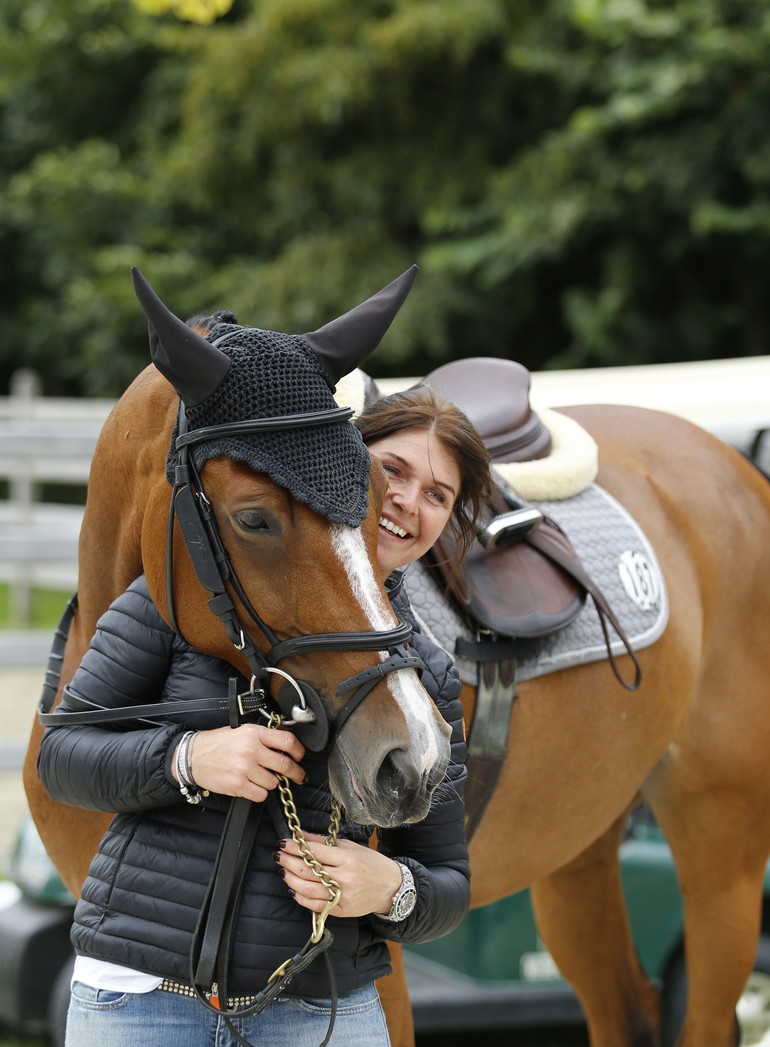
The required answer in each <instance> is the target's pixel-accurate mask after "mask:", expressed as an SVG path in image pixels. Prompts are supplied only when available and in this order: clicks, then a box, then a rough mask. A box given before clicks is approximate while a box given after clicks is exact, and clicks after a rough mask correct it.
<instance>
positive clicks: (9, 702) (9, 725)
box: [0, 664, 44, 875]
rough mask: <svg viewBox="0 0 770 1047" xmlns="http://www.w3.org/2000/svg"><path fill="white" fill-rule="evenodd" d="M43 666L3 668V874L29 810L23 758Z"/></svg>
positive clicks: (0, 754)
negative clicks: (22, 773) (26, 798)
mask: <svg viewBox="0 0 770 1047" xmlns="http://www.w3.org/2000/svg"><path fill="white" fill-rule="evenodd" d="M43 672H44V667H43V665H42V664H41V666H40V667H39V668H35V669H24V668H18V669H17V668H10V669H3V670H2V671H0V796H1V797H2V803H0V875H2V874H4V873H5V872H6V862H7V860H8V855H9V853H10V850H11V847H12V845H13V841H14V839H15V836H16V833H17V832H18V829H19V825H20V824H21V821H22V819H23V818H24V815H25V813H26V810H27V804H26V800H25V797H24V789H23V787H22V784H21V761H22V759H23V757H24V751H25V749H26V746H27V740H28V738H29V732H30V729H31V727H32V724H33V722H34V717H35V709H36V707H37V703H38V701H39V700H40V690H41V687H42V684H43Z"/></svg>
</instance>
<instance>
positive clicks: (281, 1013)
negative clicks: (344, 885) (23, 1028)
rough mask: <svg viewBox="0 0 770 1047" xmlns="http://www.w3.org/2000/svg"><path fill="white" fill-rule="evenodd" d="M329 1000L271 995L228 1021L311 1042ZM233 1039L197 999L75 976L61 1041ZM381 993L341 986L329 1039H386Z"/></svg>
mask: <svg viewBox="0 0 770 1047" xmlns="http://www.w3.org/2000/svg"><path fill="white" fill-rule="evenodd" d="M330 1007H331V1001H330V1000H328V999H319V1000H316V999H312V1000H311V999H298V998H292V997H290V996H285V997H279V998H278V999H277V1000H274V1001H273V1003H271V1004H270V1006H269V1007H267V1009H266V1010H265V1011H264V1012H263V1013H262V1014H256V1015H253V1016H252V1017H250V1018H239V1019H238V1020H237V1021H236V1022H234V1025H235V1027H236V1028H237V1030H238V1032H239V1033H240V1035H241V1036H243V1037H244V1038H245V1039H247V1040H248V1041H249V1042H250V1043H253V1044H254V1047H318V1045H319V1044H320V1043H321V1042H322V1040H323V1038H324V1037H325V1036H326V1032H327V1029H328V1026H329V1013H330ZM159 1044H162V1045H163V1047H238V1041H237V1040H236V1039H235V1037H234V1036H233V1035H232V1034H231V1033H230V1031H229V1030H228V1028H227V1026H226V1025H225V1022H224V1020H223V1018H222V1017H221V1016H220V1015H217V1014H213V1013H211V1012H209V1011H208V1010H207V1009H206V1008H205V1007H202V1006H201V1004H200V1003H198V1001H197V1000H195V999H192V998H190V997H187V996H177V995H176V994H174V993H170V992H163V991H162V990H160V989H156V990H155V991H154V992H146V993H127V992H113V991H112V990H109V989H92V988H91V987H90V986H89V985H83V984H82V983H81V982H75V984H74V985H73V987H72V998H71V1000H70V1008H69V1015H68V1017H67V1038H66V1047H158V1045H159ZM389 1045H390V1039H389V1037H388V1031H387V1028H386V1026H385V1017H384V1015H383V1012H382V1006H381V1004H380V998H379V996H378V995H377V989H376V987H375V986H374V985H373V984H372V985H367V986H365V987H364V988H363V989H357V990H355V991H354V992H349V993H341V994H340V997H339V1001H338V1005H337V1018H336V1021H335V1023H334V1032H333V1033H332V1038H331V1041H330V1043H329V1047H389Z"/></svg>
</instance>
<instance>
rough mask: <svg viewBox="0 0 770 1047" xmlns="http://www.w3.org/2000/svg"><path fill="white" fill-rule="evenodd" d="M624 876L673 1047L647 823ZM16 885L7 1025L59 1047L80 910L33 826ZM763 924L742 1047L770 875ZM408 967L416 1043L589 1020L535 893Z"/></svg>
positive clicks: (659, 877)
mask: <svg viewBox="0 0 770 1047" xmlns="http://www.w3.org/2000/svg"><path fill="white" fill-rule="evenodd" d="M621 871H622V878H623V886H624V889H625V893H626V898H627V901H628V907H629V915H630V920H631V928H632V932H633V935H634V941H635V943H636V947H637V950H638V952H639V956H640V959H641V961H642V963H643V964H644V966H645V968H646V970H647V971H648V972H649V973H650V975H651V976H652V977H653V978H655V979H656V980H657V981H658V982H659V984H660V985H661V987H662V989H663V994H664V1008H663V1013H664V1040H663V1042H664V1044H665V1045H666V1047H670V1045H672V1044H673V1042H674V1040H675V1038H676V1034H677V1031H678V1029H679V1027H680V1026H681V1022H682V1018H683V1014H684V1006H685V1000H686V994H687V984H686V976H685V971H684V957H683V943H682V903H681V896H680V894H679V889H678V886H677V881H676V874H675V872H674V865H673V861H672V858H671V853H670V851H669V848H668V846H667V844H666V842H665V840H664V839H663V836H662V834H661V832H660V830H659V829H658V827H657V826H656V825H655V824H654V823H653V822H652V821H651V819H649V818H648V817H645V815H644V813H643V812H641V813H637V815H636V816H635V817H634V818H633V819H632V820H631V821H630V822H629V829H628V833H627V839H626V840H625V842H624V844H623V845H622V847H621ZM10 874H11V879H10V881H9V882H8V883H6V884H0V887H1V888H4V889H3V890H0V1025H4V1026H5V1027H7V1028H8V1029H12V1030H18V1031H22V1032H38V1033H40V1032H43V1033H48V1034H49V1036H50V1040H51V1043H52V1047H62V1045H63V1042H64V1041H63V1029H64V1018H65V1015H66V1006H67V1001H68V996H69V981H70V974H71V970H72V962H73V957H72V950H71V948H70V944H69V924H70V920H71V916H72V907H73V904H74V902H73V898H72V896H71V895H70V894H69V892H68V891H67V890H66V888H65V887H64V886H63V884H62V883H61V881H60V880H59V878H58V876H57V875H56V873H55V871H54V869H53V867H52V866H51V864H50V862H49V860H48V858H47V856H46V854H45V851H44V850H43V847H42V844H41V843H40V840H39V838H38V836H37V833H36V831H35V829H34V826H33V825H32V822H31V821H28V822H26V823H25V825H24V826H23V828H22V831H21V833H20V835H19V838H18V841H17V844H16V847H15V849H14V854H13V856H12V859H11V863H10ZM762 924H763V930H762V937H761V939H760V943H759V948H758V951H757V958H756V961H755V965H754V972H753V973H752V975H751V977H750V978H749V980H748V982H747V985H746V989H745V991H744V993H743V996H742V998H741V1000H740V1002H739V1005H738V1012H737V1013H738V1020H739V1023H740V1026H741V1033H742V1039H741V1044H742V1045H744V1047H748V1045H750V1044H759V1043H760V1041H761V1040H762V1039H763V1037H765V1036H768V1035H769V1034H770V867H769V868H768V871H767V872H766V875H765V906H764V912H763V921H762ZM405 962H406V970H407V979H408V981H409V988H410V995H411V998H412V1005H413V1011H414V1018H415V1027H416V1030H417V1033H418V1035H419V1034H420V1033H439V1032H449V1031H451V1032H454V1033H456V1032H459V1031H463V1030H468V1031H469V1032H471V1031H474V1030H476V1031H478V1030H481V1029H524V1028H528V1029H535V1028H537V1027H538V1026H542V1025H548V1026H559V1025H561V1026H564V1027H566V1026H573V1025H580V1024H581V1023H582V1021H583V1019H582V1013H581V1010H580V1005H579V1003H578V1001H577V998H576V997H575V994H574V993H573V992H572V990H571V989H570V988H569V986H568V985H567V983H566V982H565V981H564V980H563V979H562V978H561V976H560V974H559V971H558V969H557V968H556V965H555V964H554V962H553V959H552V958H551V956H550V954H549V953H548V951H547V949H546V948H545V946H544V945H543V943H542V941H541V940H540V938H539V936H538V933H537V928H536V927H535V922H534V918H533V915H532V907H531V905H530V901H529V892H528V891H522V892H520V893H519V894H516V895H514V896H512V897H510V898H506V899H504V900H503V901H500V902H496V903H494V904H493V905H488V906H485V907H484V908H481V909H474V910H473V911H472V912H470V913H469V914H468V916H467V917H466V918H465V920H464V921H463V922H462V924H461V925H460V926H459V927H458V928H457V929H456V930H455V931H453V932H452V934H450V935H447V936H446V937H444V938H441V939H439V940H438V941H435V942H430V943H428V944H426V945H421V946H415V947H410V948H409V949H407V950H405Z"/></svg>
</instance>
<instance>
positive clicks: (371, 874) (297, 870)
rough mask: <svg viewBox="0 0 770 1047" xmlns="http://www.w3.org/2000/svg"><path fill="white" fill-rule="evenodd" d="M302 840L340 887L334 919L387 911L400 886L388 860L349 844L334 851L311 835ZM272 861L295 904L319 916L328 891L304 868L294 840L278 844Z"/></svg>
mask: <svg viewBox="0 0 770 1047" xmlns="http://www.w3.org/2000/svg"><path fill="white" fill-rule="evenodd" d="M305 839H306V840H307V842H308V845H309V847H310V850H311V851H312V852H313V855H314V856H315V858H316V859H317V860H318V861H319V862H320V863H321V865H323V867H324V869H325V871H326V872H327V873H328V875H329V876H330V877H331V878H332V879H333V880H336V881H337V883H338V884H339V885H340V888H341V891H342V895H341V898H340V901H339V904H338V905H336V906H335V907H334V909H332V913H333V914H334V916H367V915H368V914H369V913H379V914H386V913H388V912H389V911H390V905H391V902H392V900H393V895H394V894H395V893H396V891H397V890H398V888H399V887H400V886H401V870H400V869H399V867H398V865H397V863H396V862H394V861H393V859H392V858H388V857H387V856H386V855H384V854H380V852H379V851H375V850H374V849H373V848H371V847H364V846H362V845H361V844H359V843H353V841H352V840H338V841H337V845H336V847H330V846H329V845H328V844H327V843H326V842H325V840H324V837H323V836H316V835H315V834H314V833H305ZM275 860H276V862H278V865H279V866H280V867H281V870H282V873H283V877H284V879H285V880H286V886H287V887H288V888H289V890H290V891H291V893H292V894H293V896H294V898H295V900H296V901H297V903H298V904H299V905H302V906H304V907H305V908H306V909H310V910H311V911H312V912H321V910H322V909H323V907H324V906H325V905H326V903H327V902H328V900H329V891H328V890H327V888H326V887H324V885H323V883H322V882H321V881H320V880H319V879H318V878H317V877H316V876H314V875H313V873H312V872H311V870H310V869H309V868H308V866H307V865H306V864H305V862H304V860H303V859H302V857H301V856H300V854H299V852H298V850H297V845H296V844H295V842H294V840H291V839H289V840H281V842H280V844H279V850H278V851H276V853H275Z"/></svg>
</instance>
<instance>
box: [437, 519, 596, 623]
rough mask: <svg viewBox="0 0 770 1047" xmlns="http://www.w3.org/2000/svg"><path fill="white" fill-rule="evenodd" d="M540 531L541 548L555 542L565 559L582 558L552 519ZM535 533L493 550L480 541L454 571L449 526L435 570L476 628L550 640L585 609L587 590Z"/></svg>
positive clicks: (453, 541) (439, 548)
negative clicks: (557, 562)
mask: <svg viewBox="0 0 770 1047" xmlns="http://www.w3.org/2000/svg"><path fill="white" fill-rule="evenodd" d="M534 530H535V531H536V532H537V537H538V546H543V547H544V548H545V549H546V550H547V548H548V544H549V543H551V544H553V545H554V546H556V547H558V548H559V549H560V550H561V552H562V555H563V556H567V557H569V558H573V559H577V554H576V553H575V551H574V549H573V548H572V545H571V544H570V542H569V540H568V539H567V538H566V536H565V535H564V534H563V532H562V531H560V530H559V529H558V528H557V527H556V525H555V524H553V523H551V522H550V521H548V520H547V518H545V519H544V520H543V521H542V522H541V523H538V524H536V525H535V528H534ZM532 534H533V532H532V531H531V532H530V533H529V534H526V535H523V536H521V535H520V536H519V537H518V538H515V539H508V540H506V539H503V540H501V541H499V542H497V543H496V544H495V545H494V546H491V547H488V548H485V547H484V546H483V545H482V544H481V543H480V542H478V541H475V542H474V543H473V545H472V547H471V549H470V551H469V552H468V555H467V556H466V558H465V560H464V562H463V564H462V566H461V567H460V568H458V569H455V570H452V568H451V564H453V563H456V553H455V540H454V537H453V535H451V534H450V533H449V528H447V530H446V531H445V532H444V534H443V535H442V536H441V538H440V539H439V541H438V542H437V543H436V545H435V546H434V548H433V551H432V553H431V554H429V555H430V557H431V561H432V563H431V567H432V569H433V570H434V571H437V572H438V573H439V574H440V576H441V577H442V579H443V581H444V583H445V585H446V587H447V589H448V592H449V594H450V595H451V597H452V598H453V599H454V601H455V603H456V604H457V605H458V606H459V608H460V610H461V611H462V612H463V613H464V614H465V615H466V617H467V618H468V620H469V622H470V623H471V625H472V626H474V627H475V628H481V629H491V630H492V631H493V632H496V633H499V634H501V635H503V636H515V637H536V636H547V635H548V634H549V633H552V632H555V631H556V630H557V629H562V628H564V627H565V626H567V625H569V623H570V622H572V621H574V619H575V618H576V617H577V616H578V614H579V613H580V611H581V610H582V608H583V605H584V603H585V599H586V590H585V589H584V588H583V586H581V585H580V584H579V583H578V582H577V581H576V580H575V578H573V577H572V576H571V575H570V574H568V573H567V571H565V570H564V569H563V568H561V567H559V566H558V565H557V564H556V563H554V561H553V560H552V559H551V558H550V557H549V556H548V554H547V551H543V549H541V548H536V547H535V545H534V544H532V542H531V541H530V535H532ZM533 537H534V535H533ZM543 539H545V540H543Z"/></svg>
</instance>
